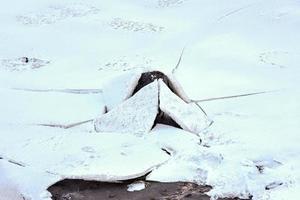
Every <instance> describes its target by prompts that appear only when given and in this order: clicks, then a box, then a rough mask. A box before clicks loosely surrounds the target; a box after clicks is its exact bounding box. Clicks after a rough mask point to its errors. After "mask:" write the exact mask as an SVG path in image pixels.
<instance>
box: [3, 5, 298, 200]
mask: <svg viewBox="0 0 300 200" xmlns="http://www.w3.org/2000/svg"><path fill="white" fill-rule="evenodd" d="M299 10H300V3H299V1H296V0H276V1H273V0H264V1H262V0H249V1H240V0H232V1H229V0H203V1H197V0H151V1H150V0H131V1H129V0H124V1H117V0H107V1H104V0H103V1H96V0H87V1H83V0H79V1H76V2H75V1H73V0H66V1H60V0H51V1H50V0H44V1H39V0H27V1H18V0H10V1H5V2H3V3H2V4H1V8H0V25H1V30H0V44H1V45H0V97H1V98H0V138H1V141H0V142H1V143H0V157H1V158H3V159H0V193H1V195H0V196H1V198H7V196H8V195H17V196H15V197H10V196H9V197H8V198H10V199H12V198H17V199H18V198H19V196H18V195H19V194H20V195H22V196H24V197H25V198H27V199H29V198H31V199H33V200H40V199H42V198H49V193H47V192H46V188H47V187H48V186H49V185H51V184H53V183H55V182H56V181H58V180H61V179H63V178H64V177H74V178H75V177H77V178H78V177H83V178H87V179H98V180H99V179H101V180H108V179H110V180H116V179H119V178H122V177H123V178H128V177H132V176H138V175H141V174H144V173H145V172H146V171H152V173H150V175H149V176H148V177H147V179H149V180H159V181H178V180H184V181H193V182H196V183H201V184H202V183H203V184H209V185H211V186H212V187H213V189H212V190H211V191H210V192H209V194H210V195H211V196H212V198H217V197H233V196H234V197H236V196H237V197H245V198H246V197H250V196H253V199H255V200H282V199H298V198H299V196H300V192H299V191H300V156H299V155H300V148H299V141H300V134H299V128H300V127H299V124H300V111H299V110H300V106H299V102H300V90H299V84H300V78H299V77H300V68H299V63H300V45H299V41H300V34H299V32H300V12H299ZM184 47H185V51H184V54H183V57H182V60H181V63H180V66H179V68H178V69H177V70H176V72H175V74H174V76H175V78H176V80H178V83H180V84H181V86H182V89H183V90H184V91H185V93H186V94H187V96H188V97H189V99H192V100H201V99H207V98H214V97H220V96H228V95H237V94H244V93H251V92H261V91H269V93H264V94H261V95H253V96H247V97H241V98H232V99H223V100H217V101H207V102H201V103H200V105H201V107H202V108H203V109H204V110H205V111H206V113H207V115H208V117H209V119H211V120H213V121H214V123H213V124H212V126H210V127H209V128H208V129H205V130H204V131H202V132H201V133H200V134H199V136H196V135H194V134H191V133H190V132H187V131H184V130H180V129H175V128H173V127H169V126H163V125H157V126H156V127H155V128H154V130H153V131H151V132H150V133H149V134H147V135H143V136H136V135H134V134H132V133H114V134H111V133H103V134H99V133H95V132H94V129H93V124H92V123H88V124H84V125H82V126H78V127H74V128H73V129H68V130H62V129H58V128H51V127H43V126H38V124H69V123H75V122H79V121H85V120H89V119H94V118H96V117H99V115H101V113H102V111H103V109H104V107H105V106H107V107H108V109H112V110H113V108H117V107H118V106H119V105H120V104H119V103H121V102H123V101H124V100H125V99H126V98H128V95H129V94H130V91H131V90H132V88H133V87H134V85H133V84H132V83H136V81H137V79H138V78H137V77H138V76H139V74H136V72H137V71H139V70H141V71H143V70H145V69H146V70H148V69H156V70H157V69H159V70H162V71H163V72H170V73H171V71H172V70H173V69H174V67H175V66H176V63H177V61H178V58H179V56H180V53H181V52H182V49H183V48H184ZM25 57H27V58H28V60H27V59H26V58H25ZM124 72H128V74H130V73H132V74H135V75H137V76H135V75H134V76H130V77H131V78H132V79H128V77H123V78H124V79H122V80H121V79H119V80H120V82H119V83H118V84H115V85H112V84H111V83H112V79H113V78H114V77H118V76H120V75H122V74H123V73H124ZM165 74H168V73H165ZM126 81H129V82H126ZM131 81H132V82H131ZM123 83H128V85H126V84H123ZM105 85H106V86H105ZM13 88H18V89H26V90H15V89H13ZM85 89H88V90H85ZM84 90H85V91H98V92H95V93H90V92H78V91H84ZM70 91H72V92H70ZM74 91H77V92H75V93H74ZM100 91H103V93H102V92H100ZM197 109H198V108H197ZM100 117H101V116H100ZM162 149H163V150H162ZM166 151H167V152H169V154H170V155H168V154H167V153H166ZM93 156H94V157H93ZM97 156H99V157H97ZM124 159H125V160H124ZM99 163H101V165H100V164H99ZM64 168H66V169H67V171H65V170H64ZM99 171H101V172H99ZM49 172H50V173H49ZM88 172H90V173H88ZM33 180H34V181H33ZM7 188H11V190H7ZM10 191H13V192H12V193H11V192H10ZM6 192H9V194H7V193H6ZM3 193H5V196H6V197H4V195H3ZM1 200H2V199H1Z"/></svg>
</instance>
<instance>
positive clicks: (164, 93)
mask: <svg viewBox="0 0 300 200" xmlns="http://www.w3.org/2000/svg"><path fill="white" fill-rule="evenodd" d="M159 87H160V94H159V98H160V105H159V106H160V109H161V111H162V112H164V113H166V114H167V115H168V116H170V117H171V118H172V119H173V120H174V121H175V122H176V123H177V124H178V125H179V126H180V127H181V128H182V129H184V130H186V131H189V132H192V133H200V132H201V131H202V130H203V129H205V128H207V127H208V125H209V123H210V121H209V120H208V119H207V117H206V115H205V114H204V113H203V111H201V110H200V109H199V108H198V107H197V106H196V105H194V104H187V103H185V102H184V101H183V100H182V99H180V98H179V97H178V96H177V95H175V94H174V93H173V92H172V91H171V90H170V89H169V88H168V87H167V85H166V84H165V83H164V82H163V81H162V80H159Z"/></svg>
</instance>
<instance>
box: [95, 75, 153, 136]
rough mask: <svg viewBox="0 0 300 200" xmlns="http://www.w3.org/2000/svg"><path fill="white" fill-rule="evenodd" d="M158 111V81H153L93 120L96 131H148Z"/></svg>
mask: <svg viewBox="0 0 300 200" xmlns="http://www.w3.org/2000/svg"><path fill="white" fill-rule="evenodd" d="M157 113H158V82H157V81H154V82H153V83H151V84H148V85H147V86H145V87H144V88H142V89H141V90H140V91H139V92H137V93H136V94H135V95H134V96H132V97H131V98H129V99H128V100H127V101H125V102H123V103H122V104H120V105H119V106H117V107H116V108H114V109H113V110H111V111H110V112H108V113H107V114H105V115H102V116H101V117H99V118H97V119H96V120H95V122H94V124H95V130H96V131H97V132H127V133H128V132H130V133H145V132H149V131H150V130H151V128H152V126H153V123H154V120H155V118H156V115H157Z"/></svg>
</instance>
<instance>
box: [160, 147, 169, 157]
mask: <svg viewBox="0 0 300 200" xmlns="http://www.w3.org/2000/svg"><path fill="white" fill-rule="evenodd" d="M161 150H163V151H164V152H166V154H168V155H169V156H170V155H171V152H170V151H168V150H167V149H165V148H161Z"/></svg>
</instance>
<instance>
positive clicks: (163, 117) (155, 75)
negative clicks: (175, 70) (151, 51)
mask: <svg viewBox="0 0 300 200" xmlns="http://www.w3.org/2000/svg"><path fill="white" fill-rule="evenodd" d="M158 79H161V80H163V82H164V83H165V84H166V85H167V86H168V88H169V89H170V90H171V91H172V92H173V93H174V94H176V95H177V96H178V94H177V92H176V90H175V89H174V86H173V85H172V83H171V81H170V79H169V78H168V77H167V76H166V75H165V74H164V73H162V72H160V71H152V72H145V73H142V75H141V78H140V79H139V81H138V84H137V86H136V87H135V89H134V91H133V93H132V96H133V95H134V94H135V93H137V92H138V91H139V90H140V89H141V88H143V87H145V86H146V85H148V84H150V83H152V82H153V81H155V80H158ZM156 124H165V125H169V126H173V127H176V128H181V127H180V126H179V125H178V124H177V123H176V122H175V121H174V120H173V119H172V118H171V117H170V116H168V115H167V114H166V113H164V112H162V111H161V110H160V109H159V110H158V114H157V116H156V119H155V121H154V124H153V127H154V126H155V125H156ZM181 129H182V128H181Z"/></svg>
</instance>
